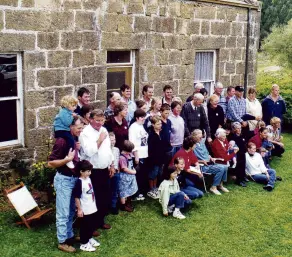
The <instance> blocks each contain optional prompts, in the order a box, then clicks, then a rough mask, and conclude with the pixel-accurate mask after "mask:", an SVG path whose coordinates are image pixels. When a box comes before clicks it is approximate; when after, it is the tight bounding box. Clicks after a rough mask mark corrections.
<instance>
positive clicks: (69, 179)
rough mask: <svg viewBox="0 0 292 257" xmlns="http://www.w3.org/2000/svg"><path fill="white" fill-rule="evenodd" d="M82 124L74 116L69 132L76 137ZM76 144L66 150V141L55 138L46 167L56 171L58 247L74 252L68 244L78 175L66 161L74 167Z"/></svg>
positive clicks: (71, 235) (76, 157)
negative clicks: (73, 194) (74, 190)
mask: <svg viewBox="0 0 292 257" xmlns="http://www.w3.org/2000/svg"><path fill="white" fill-rule="evenodd" d="M82 128H83V124H82V123H81V120H80V119H79V118H78V117H74V119H73V122H72V124H71V125H70V132H71V134H72V135H73V136H74V137H78V136H79V135H80V133H81V131H82ZM77 151H78V146H77V144H76V143H75V148H74V149H70V150H69V152H68V143H67V142H66V140H65V139H64V138H56V142H55V144H54V147H53V150H52V153H51V154H50V156H49V161H48V167H50V168H55V169H56V171H57V173H56V175H55V178H54V187H55V190H56V226H57V238H58V242H59V245H58V248H59V249H60V250H62V251H64V252H70V253H73V252H76V249H75V248H74V247H72V246H70V241H71V242H72V240H73V239H74V233H73V228H72V224H73V217H74V215H75V200H74V197H73V196H72V191H73V188H74V186H75V182H76V180H77V178H78V176H79V174H78V172H75V170H74V168H73V169H70V168H68V167H67V165H66V164H67V163H68V162H70V161H73V163H74V166H75V167H76V164H77V162H78V161H79V160H78V153H77Z"/></svg>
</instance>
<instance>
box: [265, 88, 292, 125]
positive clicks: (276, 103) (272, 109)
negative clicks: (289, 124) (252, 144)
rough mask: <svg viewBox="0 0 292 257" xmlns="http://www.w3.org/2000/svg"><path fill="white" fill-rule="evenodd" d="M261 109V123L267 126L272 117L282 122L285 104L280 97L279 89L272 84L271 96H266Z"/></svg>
mask: <svg viewBox="0 0 292 257" xmlns="http://www.w3.org/2000/svg"><path fill="white" fill-rule="evenodd" d="M262 107H263V121H264V122H265V123H266V124H267V125H269V124H270V120H271V118H273V117H278V118H280V120H281V122H283V114H285V113H286V104H285V101H284V99H283V98H282V97H281V96H280V88H279V86H278V85H277V84H274V85H273V86H272V89H271V94H270V95H268V96H267V97H266V98H265V99H264V101H263V102H262Z"/></svg>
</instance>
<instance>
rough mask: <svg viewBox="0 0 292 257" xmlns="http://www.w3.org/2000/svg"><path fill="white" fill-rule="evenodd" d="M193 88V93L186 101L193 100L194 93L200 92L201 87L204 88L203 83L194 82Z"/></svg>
mask: <svg viewBox="0 0 292 257" xmlns="http://www.w3.org/2000/svg"><path fill="white" fill-rule="evenodd" d="M194 88H195V91H194V93H193V94H192V95H191V96H189V97H188V98H187V102H191V101H192V100H193V97H194V94H197V93H200V90H201V89H202V88H204V84H203V83H200V82H199V83H197V84H195V87H194Z"/></svg>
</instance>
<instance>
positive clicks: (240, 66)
mask: <svg viewBox="0 0 292 257" xmlns="http://www.w3.org/2000/svg"><path fill="white" fill-rule="evenodd" d="M244 73H245V63H244V62H239V63H236V74H244Z"/></svg>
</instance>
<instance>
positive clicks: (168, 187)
mask: <svg viewBox="0 0 292 257" xmlns="http://www.w3.org/2000/svg"><path fill="white" fill-rule="evenodd" d="M176 177H177V171H176V170H174V169H168V170H167V172H166V173H165V179H164V180H163V182H162V183H161V185H160V187H159V189H158V190H159V192H160V198H159V202H160V203H161V205H162V211H163V215H164V216H168V213H169V212H170V213H171V212H173V214H172V216H173V217H175V218H177V219H185V218H186V217H185V216H184V215H183V214H182V213H181V212H180V209H181V208H184V206H185V204H190V203H191V200H190V199H189V197H188V196H187V195H186V194H185V193H184V192H181V191H180V189H179V184H178V181H177V179H176ZM173 209H174V210H173Z"/></svg>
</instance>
